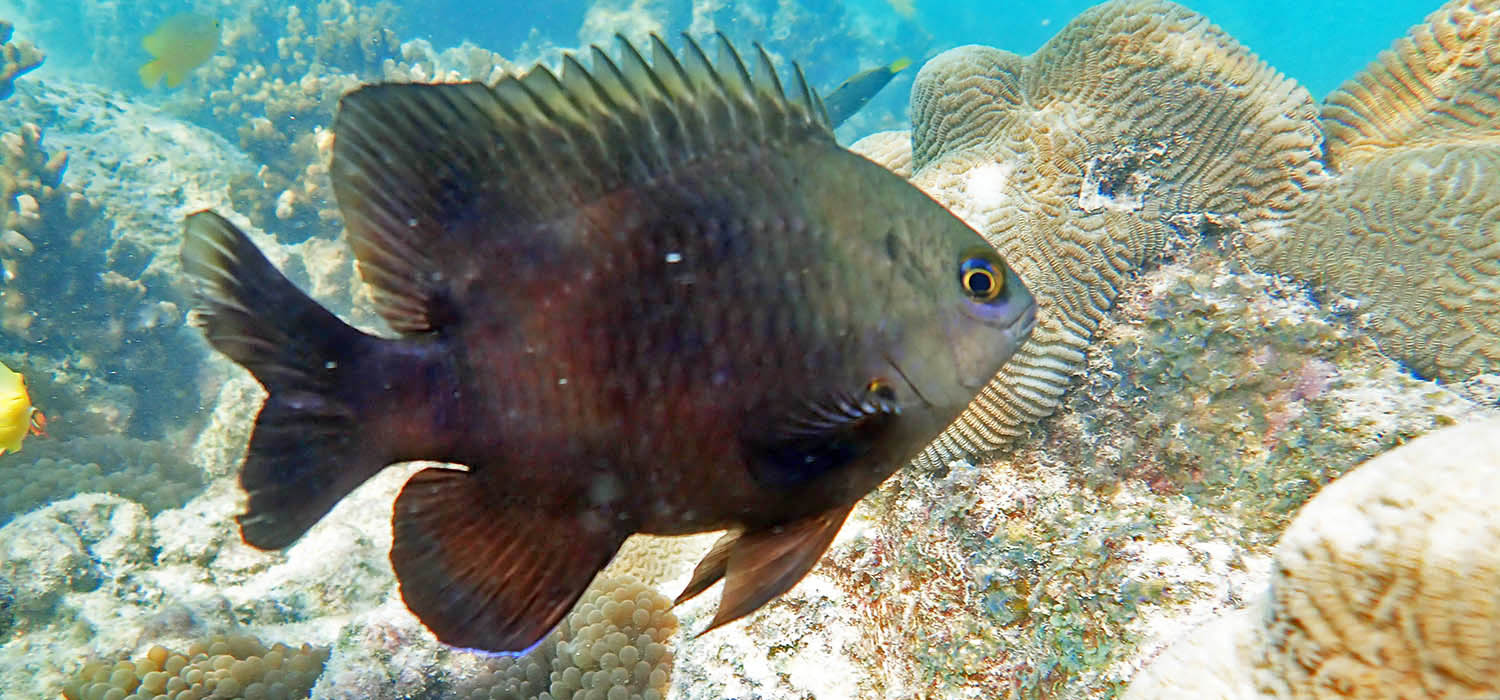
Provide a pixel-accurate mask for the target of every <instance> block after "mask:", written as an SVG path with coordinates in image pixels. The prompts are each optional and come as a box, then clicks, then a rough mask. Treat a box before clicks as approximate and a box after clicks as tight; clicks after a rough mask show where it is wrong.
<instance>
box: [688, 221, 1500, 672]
mask: <svg viewBox="0 0 1500 700" xmlns="http://www.w3.org/2000/svg"><path fill="white" fill-rule="evenodd" d="M1184 339H1194V340H1193V341H1192V342H1184ZM1089 355H1090V358H1089V367H1088V371H1087V373H1086V374H1085V375H1084V377H1083V378H1082V380H1081V382H1080V384H1079V385H1078V386H1077V387H1075V388H1074V389H1073V390H1072V391H1070V392H1069V393H1068V395H1067V396H1066V397H1064V400H1063V403H1062V404H1061V405H1060V407H1059V410H1058V413H1057V415H1055V416H1054V417H1053V418H1051V419H1049V420H1047V421H1043V422H1041V423H1040V424H1039V425H1038V426H1037V427H1036V428H1035V429H1034V430H1033V432H1032V434H1031V436H1030V437H1029V438H1028V439H1027V440H1025V441H1024V442H1021V443H1018V444H1016V445H1014V446H1013V447H1012V448H1011V449H1009V450H1007V451H1006V453H1005V454H1004V456H1003V457H1001V458H1000V459H998V460H996V461H993V462H987V463H984V464H982V465H981V466H974V465H973V464H969V463H965V462H957V463H955V464H954V465H952V466H951V468H950V469H949V470H947V473H946V474H944V475H942V476H937V475H935V474H933V473H932V472H928V471H924V470H919V469H906V470H902V471H900V472H898V473H897V474H896V475H895V476H893V477H892V479H891V480H889V481H888V482H887V483H886V484H885V485H883V486H882V488H881V489H880V490H879V491H878V492H877V493H876V494H875V495H873V496H872V497H870V498H868V499H866V501H865V502H864V503H863V504H862V507H861V509H859V510H857V511H856V513H855V516H856V517H860V516H862V517H863V518H864V519H865V520H867V521H868V522H870V523H871V525H870V527H869V529H868V530H867V533H866V537H865V541H864V542H858V541H855V542H854V543H852V544H851V546H849V547H847V548H841V547H835V548H834V549H833V550H832V551H831V552H830V556H829V557H828V558H827V559H825V561H824V564H823V565H824V566H829V567H832V568H834V572H833V573H832V574H831V575H830V578H831V579H832V580H833V581H835V582H836V583H837V585H838V586H839V587H840V588H841V589H842V591H843V592H844V594H845V597H844V598H842V599H840V600H839V603H838V604H839V606H840V607H842V608H848V609H853V610H856V611H858V615H859V616H858V622H857V624H854V625H851V626H848V627H845V628H842V629H841V633H842V634H849V635H851V636H852V637H853V638H854V640H855V641H846V642H843V643H844V644H845V645H846V646H847V647H848V648H849V649H850V650H851V651H852V653H854V654H857V655H858V657H859V661H860V662H861V667H866V668H869V669H872V670H871V672H870V674H869V680H870V682H871V683H872V684H874V687H873V688H872V689H871V690H869V691H868V692H866V693H861V694H860V697H970V696H974V697H989V696H991V695H992V694H993V692H994V689H996V688H1004V689H1006V694H1005V697H1011V698H1036V699H1040V698H1054V697H1110V696H1111V693H1118V692H1119V691H1120V690H1121V689H1122V688H1123V685H1124V681H1125V680H1128V679H1129V677H1130V674H1131V673H1132V672H1133V671H1134V666H1133V664H1135V663H1137V662H1136V659H1137V658H1138V656H1139V655H1140V654H1142V653H1143V651H1145V650H1146V649H1148V648H1149V647H1147V646H1146V645H1147V644H1148V643H1150V642H1151V641H1152V640H1153V639H1154V638H1155V636H1156V635H1155V633H1154V630H1153V629H1152V628H1153V627H1154V628H1156V629H1181V625H1182V624H1183V623H1182V622H1181V620H1182V619H1184V618H1186V619H1190V620H1191V619H1201V618H1202V616H1203V615H1204V614H1206V613H1207V612H1209V611H1212V610H1217V609H1223V608H1224V607H1231V606H1235V605H1239V604H1241V603H1240V602H1239V601H1240V600H1242V596H1243V595H1244V592H1245V591H1254V590H1257V588H1258V587H1261V586H1264V583H1263V582H1264V578H1263V577H1262V576H1260V575H1258V574H1256V573H1255V572H1258V571H1263V570H1264V567H1265V566H1266V564H1264V563H1263V562H1265V561H1266V560H1267V559H1268V558H1269V550H1270V548H1271V547H1272V546H1273V545H1274V542H1275V540H1276V537H1277V534H1278V533H1279V532H1280V531H1281V530H1282V529H1283V528H1284V527H1285V526H1286V524H1287V523H1288V522H1289V521H1290V520H1291V519H1292V517H1293V516H1294V515H1295V513H1296V512H1297V510H1298V508H1299V507H1301V505H1302V504H1303V503H1304V502H1305V501H1306V500H1307V499H1309V498H1311V497H1313V495H1314V494H1315V493H1317V491H1318V490H1319V489H1320V488H1322V487H1323V486H1324V485H1325V484H1327V483H1329V482H1330V481H1333V480H1334V479H1336V478H1338V477H1339V475H1340V474H1342V473H1344V472H1345V471H1346V470H1348V469H1351V468H1353V467H1354V466H1356V465H1357V464H1358V463H1359V462H1360V461H1362V460H1363V459H1366V458H1369V457H1372V456H1374V455H1377V454H1379V453H1381V452H1382V451H1384V450H1388V449H1390V448H1391V447H1393V446H1395V445H1398V444H1400V443H1401V442H1403V441H1405V440H1409V439H1411V438H1413V437H1415V436H1418V435H1421V434H1423V433H1425V432H1427V431H1430V430H1432V429H1434V428H1436V427H1442V426H1448V425H1453V424H1454V423H1456V422H1463V421H1468V420H1472V419H1474V417H1475V416H1486V415H1491V416H1492V415H1493V413H1485V412H1484V410H1483V409H1482V408H1480V407H1477V406H1476V405H1475V404H1474V403H1472V402H1470V401H1468V400H1467V399H1465V398H1464V397H1463V396H1461V395H1459V394H1456V393H1454V392H1450V391H1445V390H1442V389H1440V388H1437V387H1434V386H1433V385H1432V384H1431V383H1430V382H1426V381H1422V380H1419V379H1416V378H1413V377H1411V376H1409V375H1408V374H1406V373H1403V372H1401V371H1400V369H1399V367H1398V366H1397V365H1396V363H1394V362H1392V361H1391V360H1390V359H1389V358H1387V357H1385V356H1383V355H1381V354H1380V353H1379V351H1378V349H1377V348H1376V347H1375V346H1374V344H1373V343H1371V342H1369V341H1368V339H1366V338H1364V337H1363V335H1362V334H1361V332H1360V331H1359V329H1357V328H1353V327H1351V326H1350V324H1348V323H1345V322H1343V321H1342V320H1341V319H1340V318H1338V317H1337V316H1335V315H1332V314H1330V313H1329V312H1327V311H1325V310H1322V309H1320V308H1319V307H1317V306H1316V305H1314V304H1313V303H1311V302H1310V301H1309V300H1308V299H1307V298H1306V296H1305V295H1302V294H1298V293H1297V288H1296V286H1295V285H1294V284H1292V283H1290V282H1287V281H1284V280H1280V279H1278V278H1276V277H1274V276H1271V275H1265V274H1261V273H1255V272H1247V271H1245V270H1244V269H1243V267H1242V266H1241V265H1240V263H1239V262H1238V261H1237V260H1236V259H1235V257H1234V256H1233V255H1229V254H1226V253H1225V252H1224V251H1219V250H1217V249H1213V248H1208V247H1204V248H1200V249H1199V250H1196V251H1192V252H1191V253H1186V254H1183V255H1180V256H1178V257H1177V258H1176V259H1174V260H1173V261H1171V262H1170V263H1167V264H1165V265H1163V266H1161V267H1159V268H1157V269H1154V270H1151V271H1148V272H1145V273H1143V274H1142V275H1141V278H1140V279H1139V280H1137V282H1136V283H1134V284H1132V286H1131V287H1130V288H1129V289H1128V290H1127V293H1126V294H1125V295H1123V296H1122V297H1121V298H1120V299H1119V300H1118V306H1117V308H1116V309H1115V310H1114V311H1113V312H1112V313H1111V316H1110V318H1109V319H1106V321H1105V322H1104V323H1103V324H1101V326H1100V328H1099V330H1098V331H1097V332H1096V334H1095V339H1094V343H1093V346H1092V347H1091V349H1090V353H1089ZM794 592H795V591H794ZM751 624H752V625H753V624H755V622H754V620H752V623H751ZM847 630H852V631H847ZM688 663H689V662H682V663H681V664H680V665H682V666H686V665H688ZM1205 697H1207V696H1205Z"/></svg>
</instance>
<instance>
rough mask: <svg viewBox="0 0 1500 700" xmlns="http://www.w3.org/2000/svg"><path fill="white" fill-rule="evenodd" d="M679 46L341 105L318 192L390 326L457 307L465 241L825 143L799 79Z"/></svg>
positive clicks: (820, 120)
mask: <svg viewBox="0 0 1500 700" xmlns="http://www.w3.org/2000/svg"><path fill="white" fill-rule="evenodd" d="M684 39H685V41H686V44H687V46H686V48H685V49H683V50H682V51H681V52H679V53H675V54H674V53H673V52H672V51H671V50H670V49H669V48H668V47H667V45H666V43H665V42H664V41H662V40H661V39H660V38H659V37H655V36H653V37H652V39H651V45H652V48H651V52H652V56H653V61H652V62H647V61H646V59H645V58H644V57H643V56H642V55H641V53H640V52H639V51H637V50H636V48H635V47H634V46H632V45H631V44H630V42H628V41H626V40H625V39H624V38H623V37H620V38H619V43H620V52H619V58H618V59H611V58H609V56H608V55H606V54H605V52H604V51H603V50H602V49H600V48H598V47H593V48H592V50H591V52H590V53H591V55H592V64H593V65H592V67H589V68H585V67H584V66H583V64H582V63H581V62H579V61H578V60H577V59H575V58H573V57H571V56H570V57H568V58H566V59H565V60H564V62H563V68H562V71H561V75H560V76H559V75H558V74H554V73H553V72H552V71H550V70H548V69H547V68H546V67H544V66H537V67H536V68H533V69H532V70H531V71H529V72H527V73H526V74H525V75H522V76H519V77H507V78H503V79H501V80H500V81H499V82H498V83H496V84H495V85H494V86H492V87H487V86H484V85H481V84H478V83H459V84H450V85H374V86H368V87H365V88H361V89H359V90H356V91H354V92H352V93H350V94H348V95H346V96H345V97H344V99H343V100H342V102H341V103H340V109H339V115H338V119H337V121H336V122H335V124H334V134H335V141H334V150H333V162H332V167H331V174H332V178H333V185H334V193H335V195H336V196H337V197H338V200H339V205H340V207H341V209H342V210H343V213H344V218H345V223H346V225H347V226H348V230H349V238H350V242H351V245H352V246H353V248H354V254H355V257H356V258H357V259H358V260H359V266H360V271H361V274H362V276H363V277H364V279H365V281H366V282H367V283H368V284H369V285H370V286H371V287H372V292H373V294H372V296H373V297H374V299H375V301H376V304H377V307H378V310H379V311H380V313H381V315H382V316H384V317H385V318H386V320H387V321H389V322H390V324H391V326H392V327H393V328H395V329H396V330H398V331H400V332H403V333H419V332H424V331H430V330H434V329H437V328H440V327H441V326H442V325H443V324H444V323H445V322H447V321H448V320H450V319H451V318H452V317H453V315H454V314H456V313H457V311H456V310H457V309H461V308H463V305H462V303H461V301H462V300H459V299H455V298H454V295H455V294H456V293H458V292H457V291H456V290H455V289H454V287H453V286H452V284H451V282H452V280H454V279H455V276H456V275H457V274H458V273H459V272H462V271H463V270H464V269H465V268H463V267H461V266H463V265H470V264H473V263H472V255H470V253H472V251H473V250H474V247H475V246H474V244H475V242H476V241H478V240H480V239H483V238H486V237H495V236H507V235H515V234H516V233H517V232H524V231H528V230H533V229H535V228H536V226H537V224H539V223H541V222H546V221H549V220H554V219H557V218H560V217H562V216H564V215H566V214H569V213H572V212H576V211H578V209H579V208H580V206H581V205H586V204H588V203H589V202H591V201H594V200H597V199H598V198H600V197H602V196H604V195H607V194H609V193H611V192H615V191H618V190H620V189H623V188H627V187H630V186H631V184H632V183H639V182H644V181H648V180H652V179H654V178H657V177H659V176H661V175H662V174H664V173H666V172H668V171H670V170H671V169H673V168H676V167H680V166H681V165H683V164H685V163H687V162H692V161H695V160H698V159H702V158H712V157H718V155H717V154H720V153H723V152H724V150H726V149H733V150H735V151H740V150H743V147H744V146H747V145H751V144H754V143H762V144H775V143H791V142H799V141H823V142H826V143H828V144H830V145H832V144H833V143H834V140H833V133H832V131H831V128H830V126H829V124H828V120H827V115H826V114H825V113H824V111H823V107H822V104H821V103H820V102H819V101H818V98H817V95H816V93H814V92H813V91H812V89H811V88H809V87H808V85H807V80H806V79H805V78H804V77H803V75H802V72H801V70H800V69H797V70H795V71H794V74H795V77H794V79H793V80H792V81H791V89H790V94H788V92H787V91H786V90H784V89H783V87H782V82H781V80H780V78H779V77H777V76H776V75H775V70H774V68H773V67H772V64H771V61H770V57H769V56H767V55H766V53H765V51H764V50H763V49H761V48H760V47H759V46H757V47H756V53H757V56H758V59H757V64H758V68H757V73H756V74H755V75H754V76H753V77H752V76H751V74H750V72H749V71H748V70H747V69H746V67H745V62H744V61H743V60H741V59H740V57H739V54H738V52H736V51H735V50H734V47H733V46H732V45H731V44H730V43H729V42H728V40H726V39H724V38H723V36H722V35H721V36H720V37H719V53H720V59H719V61H718V62H717V63H716V64H711V63H709V61H708V60H707V58H706V54H705V53H704V51H703V49H702V47H700V46H698V44H697V43H696V42H694V41H693V40H692V38H690V37H687V36H686V35H684ZM500 264H502V265H503V264H505V263H504V261H501V263H500ZM485 272H486V273H488V274H503V273H504V272H505V270H503V269H486V270H485Z"/></svg>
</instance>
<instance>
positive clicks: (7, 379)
mask: <svg viewBox="0 0 1500 700" xmlns="http://www.w3.org/2000/svg"><path fill="white" fill-rule="evenodd" d="M28 433H29V434H31V435H43V436H45V435H46V434H47V417H46V416H44V415H42V412H41V411H39V410H37V408H36V407H35V406H32V405H31V396H30V395H29V394H27V393H26V378H25V377H22V376H21V375H20V374H19V373H18V372H15V371H13V370H11V368H9V367H6V366H5V365H3V364H0V454H5V453H6V452H20V451H21V440H23V439H25V437H26V435H27V434H28Z"/></svg>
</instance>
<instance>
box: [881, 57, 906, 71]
mask: <svg viewBox="0 0 1500 700" xmlns="http://www.w3.org/2000/svg"><path fill="white" fill-rule="evenodd" d="M910 65H911V59H910V58H907V57H906V56H902V57H901V58H898V59H896V61H895V62H894V63H892V64H891V65H890V67H889V68H886V70H888V71H890V72H891V73H900V72H901V71H904V70H906V68H907V67H908V66H910Z"/></svg>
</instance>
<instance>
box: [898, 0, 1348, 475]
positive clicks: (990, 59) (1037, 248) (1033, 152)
mask: <svg viewBox="0 0 1500 700" xmlns="http://www.w3.org/2000/svg"><path fill="white" fill-rule="evenodd" d="M911 114H912V125H913V126H912V137H911V141H912V144H911V167H912V176H911V180H912V182H913V183H914V184H916V185H918V186H919V187H921V188H923V189H924V190H926V191H927V192H928V193H929V194H931V195H933V196H934V197H935V198H936V199H938V201H940V202H943V203H944V204H946V205H947V206H948V207H949V208H950V209H951V210H953V211H954V212H955V213H956V214H958V215H959V216H961V217H963V218H964V219H965V220H966V221H968V222H969V224H970V225H971V226H974V227H975V228H976V229H977V230H979V231H980V232H981V233H982V234H984V235H985V236H986V237H987V238H988V239H989V240H990V241H991V242H993V243H994V244H996V246H997V247H998V248H999V249H1000V251H1001V252H1002V253H1003V254H1004V255H1005V257H1006V260H1007V261H1009V262H1010V263H1011V264H1012V265H1013V266H1014V267H1015V268H1016V271H1017V273H1018V274H1019V275H1020V276H1021V277H1022V279H1024V280H1026V283H1027V285H1028V286H1029V287H1030V288H1031V289H1032V290H1033V293H1035V295H1036V297H1037V299H1038V300H1039V303H1040V307H1041V308H1040V315H1039V317H1040V323H1039V325H1038V328H1037V330H1036V331H1035V333H1034V334H1033V335H1032V337H1031V339H1030V341H1029V342H1028V343H1027V344H1026V345H1024V346H1023V347H1022V348H1021V350H1020V352H1018V353H1017V354H1016V356H1015V357H1013V358H1012V359H1011V361H1010V362H1009V363H1008V364H1007V365H1006V367H1005V368H1004V369H1003V370H1001V372H1000V374H999V375H998V376H997V377H996V378H995V379H994V380H993V381H991V383H990V384H989V385H988V386H987V387H986V388H985V389H984V390H983V392H982V393H981V394H980V396H979V397H978V398H977V399H975V401H974V402H973V403H972V404H970V407H969V410H968V411H966V412H965V414H964V415H963V416H962V417H960V419H959V420H958V422H957V423H955V424H954V425H953V426H952V427H951V428H950V429H949V430H948V431H947V432H946V433H945V434H944V435H943V436H942V437H940V438H939V440H938V441H937V442H935V443H934V444H933V445H932V446H931V447H929V448H928V450H927V452H926V453H925V454H924V455H923V459H922V461H923V462H925V463H927V464H929V465H941V464H943V463H945V462H947V461H948V460H949V459H951V458H954V457H962V456H967V455H973V454H976V453H981V452H984V451H987V450H990V449H993V448H995V447H998V446H1000V445H1003V444H1006V443H1007V442H1008V441H1009V440H1011V439H1013V438H1014V437H1016V436H1018V435H1020V434H1022V433H1023V432H1024V431H1025V430H1026V428H1027V426H1028V425H1029V424H1031V423H1034V422H1035V421H1036V420H1037V419H1039V418H1041V417H1043V416H1046V415H1048V414H1050V413H1051V412H1052V411H1053V410H1055V409H1056V407H1057V405H1058V402H1059V400H1060V398H1061V396H1062V394H1063V392H1064V390H1065V389H1066V388H1067V387H1068V386H1069V384H1070V383H1071V382H1072V381H1073V375H1075V374H1076V373H1078V372H1080V371H1081V370H1082V369H1083V366H1084V359H1085V357H1084V351H1085V349H1086V348H1087V347H1088V346H1089V344H1090V341H1091V339H1092V337H1093V334H1094V331H1095V330H1096V329H1097V328H1098V326H1099V323H1100V322H1101V320H1102V319H1103V317H1104V314H1105V313H1106V312H1107V311H1108V310H1109V309H1110V307H1111V306H1112V305H1113V303H1114V300H1115V297H1116V296H1117V295H1118V294H1119V293H1120V289H1121V287H1122V285H1124V284H1125V283H1126V282H1127V281H1128V280H1130V279H1131V278H1132V277H1133V276H1134V275H1135V274H1136V273H1137V272H1138V271H1140V270H1141V269H1142V268H1144V267H1145V266H1147V265H1149V264H1151V263H1152V262H1154V261H1155V260H1157V259H1159V258H1161V257H1162V256H1163V255H1165V254H1167V253H1169V252H1170V251H1171V250H1172V249H1174V248H1175V247H1179V246H1182V245H1184V244H1190V243H1194V242H1196V241H1198V240H1200V239H1202V238H1203V237H1205V236H1217V237H1224V236H1229V235H1234V234H1239V233H1241V232H1246V231H1252V230H1257V229H1260V228H1264V227H1267V226H1270V225H1274V224H1275V223H1276V222H1279V221H1283V220H1285V219H1286V218H1287V217H1288V215H1289V212H1290V211H1291V209H1292V208H1293V207H1295V206H1296V205H1297V204H1298V203H1300V202H1301V201H1302V200H1303V199H1304V198H1305V197H1306V193H1307V191H1308V190H1310V189H1312V188H1313V187H1315V186H1316V184H1317V183H1318V182H1319V181H1321V179H1323V178H1324V175H1323V174H1322V165H1321V162H1320V161H1319V160H1318V156H1319V155H1320V148H1321V140H1322V136H1321V133H1320V131H1319V130H1318V127H1317V122H1316V119H1315V117H1316V108H1315V106H1314V104H1313V101H1312V98H1311V97H1310V96H1309V95H1308V94H1307V92H1306V91H1305V90H1304V89H1302V88H1301V87H1299V86H1297V85H1296V83H1294V82H1293V81H1291V80H1288V79H1286V78H1284V77H1282V76H1281V75H1280V74H1278V73H1277V72H1276V71H1274V70H1272V69H1271V68H1270V67H1269V66H1267V65H1266V64H1265V63H1263V62H1261V61H1260V60H1259V59H1257V58H1256V57H1255V55H1254V54H1252V53H1251V52H1250V51H1249V50H1247V49H1246V48H1244V47H1243V46H1241V45H1240V44H1238V43H1237V42H1235V41H1234V39H1232V38H1230V37H1229V36H1228V35H1226V34H1225V33H1224V32H1223V31H1221V30H1220V29H1219V28H1218V27H1216V26H1214V25H1212V24H1210V23H1209V22H1208V20H1207V19H1205V18H1204V17H1202V16H1201V15H1199V14H1197V13H1194V12H1192V11H1190V10H1188V9H1186V8H1184V7H1182V6H1180V5H1176V4H1173V3H1170V2H1164V1H1161V0H1115V1H1112V2H1106V3H1104V4H1101V5H1098V6H1095V7H1093V8H1090V9H1089V10H1086V11H1085V12H1083V13H1082V14H1080V15H1079V16H1078V17H1077V18H1075V19H1074V20H1073V21H1072V22H1070V23H1069V24H1068V25H1067V26H1066V27H1064V28H1063V29H1062V31H1060V32H1059V33H1058V34H1057V36H1055V37H1053V38H1052V39H1051V40H1049V41H1048V42H1047V43H1046V44H1045V45H1044V46H1042V48H1041V49H1039V50H1038V51H1037V52H1036V53H1035V54H1033V55H1032V56H1029V57H1023V56H1018V55H1016V54H1013V53H1009V52H1006V51H1001V50H998V49H992V48H988V47H981V46H965V47H959V48H957V49H953V50H950V51H948V52H946V53H943V54H941V55H939V56H938V57H936V58H934V59H932V60H931V61H929V62H928V63H927V65H926V66H924V67H923V68H922V70H921V72H920V73H919V74H918V75H917V78H916V83H915V84H914V85H913V87H912V102H911Z"/></svg>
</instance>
